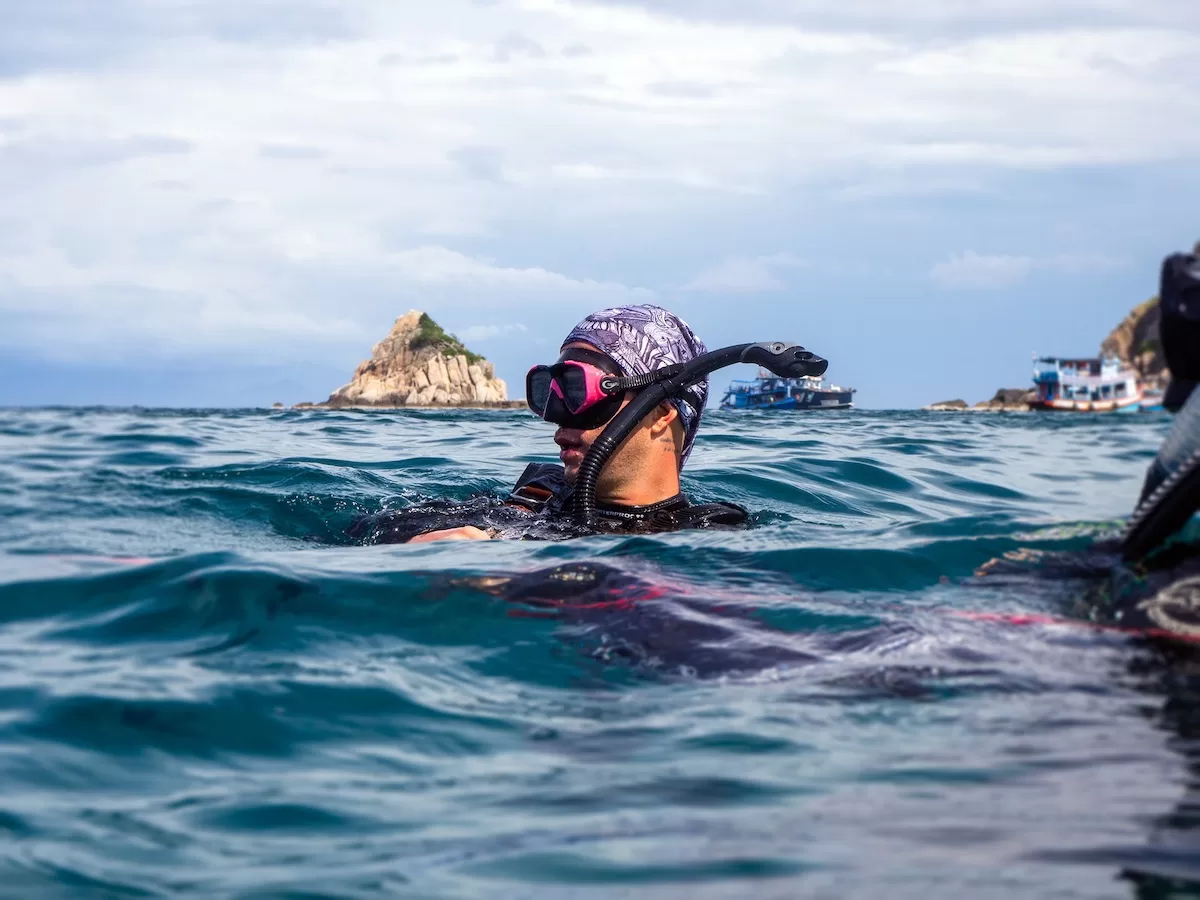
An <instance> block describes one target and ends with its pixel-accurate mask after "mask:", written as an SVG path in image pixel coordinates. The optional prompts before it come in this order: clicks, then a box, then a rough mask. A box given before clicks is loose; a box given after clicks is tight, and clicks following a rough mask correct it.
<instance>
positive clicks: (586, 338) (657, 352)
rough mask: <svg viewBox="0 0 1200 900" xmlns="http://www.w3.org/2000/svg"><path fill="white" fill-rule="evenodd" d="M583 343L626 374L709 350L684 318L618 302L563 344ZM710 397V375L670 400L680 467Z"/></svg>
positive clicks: (583, 324)
mask: <svg viewBox="0 0 1200 900" xmlns="http://www.w3.org/2000/svg"><path fill="white" fill-rule="evenodd" d="M575 341H582V342H584V343H587V344H591V345H592V346H593V347H595V348H596V349H597V350H599V351H601V352H602V353H604V355H605V356H608V357H609V358H611V359H612V360H613V362H615V363H617V365H619V366H620V367H621V369H622V370H623V371H624V374H626V375H648V374H649V373H651V372H653V371H655V370H656V369H661V368H663V367H664V366H670V365H674V364H675V363H685V362H689V361H690V360H692V359H694V358H695V357H697V356H699V355H700V354H702V353H707V352H708V348H707V347H705V346H704V342H703V341H701V340H700V338H698V337H696V335H695V334H693V333H692V329H691V328H689V327H688V324H687V322H685V321H683V319H681V318H679V316H677V315H675V313H673V312H670V311H668V310H665V309H663V308H662V307H661V306H651V305H650V304H648V303H647V304H643V305H641V306H618V307H614V308H612V309H602V310H600V311H599V312H594V313H592V314H591V315H590V316H588V317H587V318H586V319H584V320H583V321H582V322H580V323H579V324H578V325H576V326H575V327H574V328H573V329H571V333H570V334H568V335H567V339H566V340H565V341H563V346H564V347H565V346H566V345H567V344H570V343H573V342H575ZM707 400H708V379H707V378H705V379H704V380H703V381H699V382H697V383H696V384H693V385H690V386H689V387H688V388H687V389H686V390H685V391H684V392H683V393H682V394H681V395H680V396H679V397H677V398H675V399H674V400H672V403H673V405H674V406H675V408H676V409H677V410H679V418H680V419H681V420H682V422H683V455H682V457H680V460H679V465H680V466H681V467H682V466H683V464H684V462H686V461H687V458H688V454H690V453H691V452H692V443H693V442H694V441H695V440H696V429H698V428H699V427H700V416H701V414H702V413H703V412H704V404H705V402H706V401H707Z"/></svg>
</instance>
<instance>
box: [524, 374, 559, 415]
mask: <svg viewBox="0 0 1200 900" xmlns="http://www.w3.org/2000/svg"><path fill="white" fill-rule="evenodd" d="M553 377H554V376H553V375H551V374H550V367H549V366H534V367H533V368H532V369H530V370H529V374H528V375H526V376H525V402H526V403H527V404H528V405H529V408H530V409H531V410H533V411H534V412H535V413H537V414H538V415H539V416H544V415H545V414H546V404H547V403H549V402H550V382H551V380H552V379H553Z"/></svg>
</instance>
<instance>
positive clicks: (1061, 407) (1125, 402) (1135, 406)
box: [1029, 396, 1142, 413]
mask: <svg viewBox="0 0 1200 900" xmlns="http://www.w3.org/2000/svg"><path fill="white" fill-rule="evenodd" d="M1141 405H1142V398H1141V396H1134V397H1122V398H1121V399H1119V400H1034V401H1032V402H1031V403H1030V404H1029V408H1030V409H1034V410H1037V411H1039V412H1081V413H1104V412H1118V413H1120V412H1137V411H1138V410H1139V409H1141Z"/></svg>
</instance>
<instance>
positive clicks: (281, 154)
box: [258, 144, 329, 159]
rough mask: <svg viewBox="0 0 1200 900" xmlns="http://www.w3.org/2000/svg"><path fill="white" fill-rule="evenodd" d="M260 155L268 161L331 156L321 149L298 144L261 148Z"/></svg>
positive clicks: (269, 145)
mask: <svg viewBox="0 0 1200 900" xmlns="http://www.w3.org/2000/svg"><path fill="white" fill-rule="evenodd" d="M258 154H259V156H262V157H264V158H266V159H324V158H325V157H326V156H328V155H329V154H328V153H326V152H325V151H324V150H322V149H321V148H320V147H305V146H301V145H298V144H268V145H266V146H265V147H260V148H259V150H258Z"/></svg>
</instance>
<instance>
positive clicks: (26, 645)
mask: <svg viewBox="0 0 1200 900" xmlns="http://www.w3.org/2000/svg"><path fill="white" fill-rule="evenodd" d="M1168 424H1169V419H1167V418H1158V417H1145V418H1140V417H1130V420H1129V421H1120V422H1114V421H1112V420H1110V419H1104V418H1102V417H1078V418H1075V419H1072V418H1071V417H1065V418H1058V419H1056V418H1054V417H1036V416H1023V417H1015V416H1014V417H1005V416H959V417H954V416H941V417H939V416H935V415H932V414H923V413H870V412H862V411H854V412H851V413H848V414H839V415H833V416H821V417H805V416H799V415H798V416H794V417H769V416H765V415H764V416H751V417H739V416H737V415H733V414H726V413H715V414H714V415H712V416H711V417H709V418H707V419H706V423H705V426H704V431H703V432H702V437H701V439H700V441H699V443H698V444H697V447H696V453H695V454H694V458H693V460H692V462H691V463H690V464H689V467H688V469H687V470H686V472H685V476H684V481H685V485H686V488H687V490H688V491H689V493H690V494H692V495H694V496H697V497H702V498H705V499H729V500H732V501H734V502H738V503H741V504H743V505H745V506H746V507H748V508H749V509H750V510H751V512H752V513H753V521H754V522H755V527H753V528H751V529H749V530H745V531H736V532H723V531H716V530H713V531H702V532H687V533H678V534H671V535H663V536H632V537H631V536H625V537H621V536H601V537H595V538H589V539H586V540H581V541H575V542H569V543H563V544H553V545H547V544H539V543H537V542H532V541H530V542H522V541H512V542H480V543H474V542H461V543H452V544H442V545H426V546H421V547H417V546H414V547H395V546H393V547H387V546H381V547H359V546H353V545H352V544H351V543H350V539H349V538H348V537H347V535H346V529H347V528H348V527H349V525H350V524H351V523H352V522H353V521H354V520H355V518H356V517H357V516H359V515H361V514H363V513H366V512H375V511H378V510H380V509H383V508H396V507H402V506H404V505H406V504H409V503H412V502H416V501H418V500H422V499H426V498H430V497H455V498H463V497H467V496H469V495H471V494H472V493H475V492H480V491H482V492H488V493H501V492H503V491H504V490H505V489H506V488H507V486H508V485H511V483H512V482H513V480H514V479H515V477H516V476H517V475H518V474H519V472H520V470H521V469H522V468H523V467H524V465H525V464H526V463H527V462H530V461H539V460H546V461H548V460H552V459H553V458H554V453H555V448H554V447H553V445H552V443H551V441H550V435H551V433H552V429H549V428H548V427H547V426H546V425H545V423H542V422H539V421H537V420H534V419H532V417H530V416H529V415H528V414H527V413H524V412H522V411H497V412H495V413H489V412H481V411H470V410H454V411H446V412H427V411H405V410H401V411H388V410H366V411H333V410H315V411H299V410H278V411H267V410H224V411H202V410H188V411H162V410H157V411H149V410H97V409H93V410H29V411H23V410H0V498H2V500H3V505H2V506H0V510H2V511H3V515H2V516H0V651H2V652H0V775H3V778H4V784H5V792H4V797H3V799H2V800H0V834H2V835H4V837H5V840H6V843H7V849H6V851H5V852H3V853H0V884H3V885H4V888H5V890H7V891H9V892H10V893H12V894H13V896H22V897H26V896H27V897H41V896H64V897H66V896H85V895H87V896H93V895H94V896H148V897H166V896H170V897H174V896H197V897H251V896H261V897H267V896H296V897H299V896H362V897H375V896H439V897H440V896H453V897H458V896H462V897H473V896H488V897H492V896H529V897H547V898H549V897H554V898H557V897H564V896H576V895H578V896H582V895H585V894H586V895H589V896H591V895H595V896H612V895H618V894H619V895H621V896H631V897H634V896H639V897H640V896H645V897H651V896H653V897H660V896H685V895H686V896H689V897H692V896H714V897H717V896H722V897H723V896H741V895H745V894H755V893H762V894H763V895H765V896H847V897H876V896H896V897H903V896H971V897H990V896H995V897H1011V896H1060V897H1088V898H1091V897H1101V896H1120V895H1126V894H1127V893H1128V886H1127V885H1126V884H1125V882H1123V881H1120V880H1118V879H1119V878H1122V877H1123V878H1127V879H1137V880H1138V881H1139V885H1140V887H1139V888H1138V890H1141V891H1142V892H1143V893H1145V895H1146V896H1158V895H1160V894H1161V895H1163V896H1166V895H1167V894H1168V893H1169V892H1170V890H1174V889H1176V887H1175V886H1174V885H1173V883H1172V881H1171V879H1179V880H1182V881H1185V882H1189V883H1188V885H1187V889H1188V890H1190V889H1191V888H1192V887H1193V886H1194V884H1193V882H1195V883H1200V879H1197V875H1196V872H1195V866H1194V865H1193V864H1192V862H1191V861H1190V860H1192V859H1193V857H1195V855H1196V853H1195V851H1196V848H1197V842H1196V839H1195V838H1194V837H1193V835H1194V834H1195V833H1196V831H1195V829H1194V828H1193V825H1192V820H1193V818H1194V817H1191V816H1190V814H1189V813H1188V812H1187V810H1188V808H1189V799H1188V798H1189V796H1190V795H1191V793H1192V792H1193V788H1194V786H1195V785H1194V784H1193V782H1194V781H1195V779H1194V778H1193V777H1192V775H1191V772H1192V771H1193V770H1195V769H1196V766H1197V760H1196V753H1195V748H1194V746H1193V744H1194V742H1193V741H1192V740H1191V736H1192V735H1193V733H1195V732H1196V728H1197V722H1196V721H1193V716H1192V712H1191V711H1192V710H1194V709H1200V703H1197V702H1196V698H1197V697H1198V696H1200V691H1196V690H1195V689H1194V686H1192V687H1189V685H1190V684H1191V682H1190V676H1189V675H1188V673H1187V671H1186V669H1184V668H1181V667H1180V666H1178V665H1177V664H1176V663H1174V662H1172V660H1171V659H1169V658H1168V654H1165V653H1164V652H1162V651H1161V649H1160V648H1155V647H1152V646H1148V645H1145V644H1141V643H1135V642H1133V641H1130V640H1129V639H1128V638H1126V637H1124V636H1122V635H1116V634H1109V633H1102V632H1098V631H1095V630H1093V629H1091V628H1089V627H1085V626H1084V625H1083V624H1081V623H1073V624H1072V623H1068V624H1053V623H1046V622H1045V621H1043V619H1044V618H1045V617H1047V616H1050V617H1054V616H1062V615H1069V614H1073V611H1074V610H1076V609H1077V608H1078V606H1077V604H1078V603H1079V602H1080V597H1079V595H1078V591H1079V590H1082V588H1081V587H1080V585H1079V582H1078V581H1075V582H1072V584H1071V586H1069V587H1067V586H1065V585H1063V584H1055V583H1051V582H1047V581H1040V582H1039V581H1038V580H1036V579H1030V578H1023V577H1021V576H1019V575H1014V576H1011V577H1008V578H1006V579H1003V580H997V581H994V582H991V583H989V582H988V580H987V579H970V578H969V577H968V576H970V575H971V573H972V572H974V571H975V569H976V568H977V567H978V566H980V565H981V564H982V563H984V562H986V561H987V560H989V559H990V558H993V557H996V556H1000V555H1001V554H1004V553H1005V552H1008V551H1010V550H1015V549H1018V548H1021V547H1031V546H1032V547H1037V548H1039V549H1043V550H1077V549H1083V548H1085V547H1086V546H1088V545H1089V544H1090V542H1091V541H1092V540H1093V539H1095V538H1096V537H1097V536H1099V535H1103V534H1107V533H1110V532H1111V530H1112V523H1113V522H1114V521H1116V520H1118V519H1119V518H1120V517H1121V516H1123V515H1124V514H1126V513H1127V512H1128V510H1129V508H1130V506H1131V505H1132V502H1133V500H1134V499H1135V498H1136V496H1137V493H1138V491H1139V489H1140V484H1141V477H1142V472H1143V470H1144V467H1145V465H1146V462H1147V461H1148V460H1149V459H1150V458H1151V457H1152V455H1153V452H1154V447H1155V446H1156V444H1157V442H1158V441H1159V440H1160V439H1161V436H1162V433H1163V431H1164V429H1165V428H1166V427H1167V426H1168ZM1068 462H1069V465H1068V464H1067V463H1068ZM575 563H587V564H588V565H590V566H593V567H594V569H593V571H600V572H601V573H602V575H603V577H601V578H600V579H599V581H598V582H597V583H596V585H595V586H594V587H592V588H589V589H588V590H589V591H591V593H586V594H579V593H575V592H571V591H568V592H567V594H566V596H565V597H564V596H562V595H561V594H555V593H554V591H553V590H551V589H549V588H546V587H545V585H544V583H542V582H537V580H536V579H531V576H530V573H531V572H533V571H534V570H539V569H548V568H550V567H553V566H558V565H572V564H575ZM601 567H607V568H601ZM513 584H520V585H523V586H524V587H523V588H522V589H523V590H524V593H522V594H521V596H520V597H519V598H517V597H515V595H514V594H512V593H509V594H508V595H506V593H505V592H506V590H511V586H512V585H513ZM530 584H533V585H534V587H533V588H530V587H529V585H530ZM539 591H540V592H541V593H539ZM628 591H634V592H635V593H636V596H637V597H638V598H639V599H638V601H637V602H635V603H632V604H615V605H614V603H613V600H614V599H618V600H619V599H620V598H621V597H623V596H627V594H626V593H622V592H628ZM543 594H549V595H550V596H543ZM564 603H565V605H562V604H564ZM1007 613H1018V614H1021V615H1023V616H1025V617H1026V618H1025V619H1024V620H1022V621H1024V622H1026V624H1022V625H1017V624H1014V623H1013V622H1012V621H1009V620H1006V619H1005V618H1004V615H1005V614H1007ZM1189 880H1190V881H1189ZM0 893H3V891H0Z"/></svg>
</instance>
